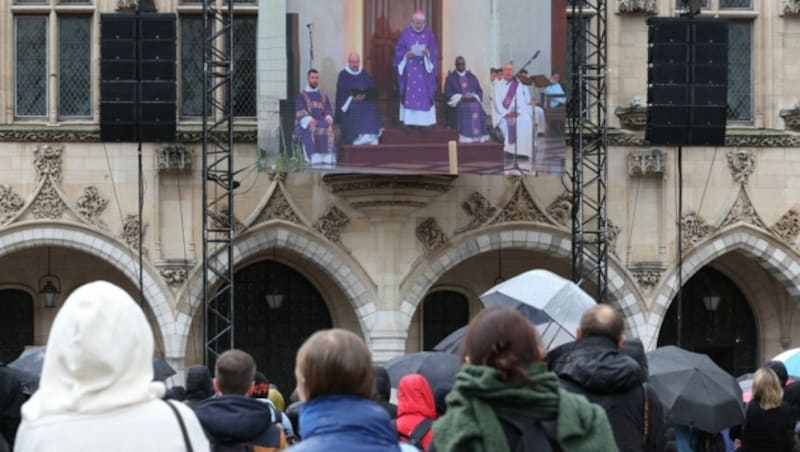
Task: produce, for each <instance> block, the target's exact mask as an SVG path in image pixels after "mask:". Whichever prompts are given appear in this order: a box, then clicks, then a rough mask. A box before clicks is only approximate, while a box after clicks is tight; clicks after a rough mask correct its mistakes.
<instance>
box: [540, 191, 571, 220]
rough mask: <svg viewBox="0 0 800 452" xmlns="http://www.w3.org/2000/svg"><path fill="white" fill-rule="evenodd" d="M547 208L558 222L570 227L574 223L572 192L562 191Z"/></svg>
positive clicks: (549, 213)
mask: <svg viewBox="0 0 800 452" xmlns="http://www.w3.org/2000/svg"><path fill="white" fill-rule="evenodd" d="M545 210H547V214H548V215H550V217H551V218H552V219H553V220H555V222H556V223H558V224H559V225H561V226H564V227H570V226H571V224H572V194H570V193H568V192H564V193H561V194H560V195H558V198H556V199H555V201H553V202H552V203H551V204H550V205H549V206H547V209H545Z"/></svg>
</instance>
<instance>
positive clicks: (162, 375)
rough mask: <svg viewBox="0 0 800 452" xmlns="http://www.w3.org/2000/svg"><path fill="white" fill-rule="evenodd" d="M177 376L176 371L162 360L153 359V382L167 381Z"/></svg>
mask: <svg viewBox="0 0 800 452" xmlns="http://www.w3.org/2000/svg"><path fill="white" fill-rule="evenodd" d="M173 375H175V369H173V368H172V366H170V365H169V364H168V363H167V362H166V361H164V360H163V359H161V358H153V380H155V381H165V380H166V379H167V378H169V377H171V376H173Z"/></svg>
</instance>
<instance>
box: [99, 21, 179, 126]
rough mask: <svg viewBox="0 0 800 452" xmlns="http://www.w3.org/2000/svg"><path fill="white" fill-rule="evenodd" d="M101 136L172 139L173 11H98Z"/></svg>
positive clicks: (173, 95) (174, 109)
mask: <svg viewBox="0 0 800 452" xmlns="http://www.w3.org/2000/svg"><path fill="white" fill-rule="evenodd" d="M100 30H101V44H100V136H101V139H102V140H103V141H118V142H120V141H121V142H136V141H145V142H163V141H175V122H176V111H177V106H176V99H177V96H176V92H177V87H176V72H177V71H176V66H175V59H176V45H175V35H176V17H175V15H174V14H151V13H140V14H138V15H136V14H116V13H115V14H102V15H101V17H100Z"/></svg>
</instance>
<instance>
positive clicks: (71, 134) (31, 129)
mask: <svg viewBox="0 0 800 452" xmlns="http://www.w3.org/2000/svg"><path fill="white" fill-rule="evenodd" d="M219 138H220V139H224V137H223V136H221V135H220V136H219ZM257 140H258V132H257V130H256V126H255V125H252V126H251V125H236V126H235V129H234V131H233V141H234V143H237V144H238V143H256V141H257ZM100 141H101V140H100V128H99V127H97V126H69V125H67V126H61V127H50V126H19V125H17V124H14V125H0V142H5V143H99V142H100ZM175 142H176V143H184V144H189V143H202V142H203V132H202V130H201V129H200V127H199V126H191V125H190V126H179V127H178V130H177V132H176V137H175Z"/></svg>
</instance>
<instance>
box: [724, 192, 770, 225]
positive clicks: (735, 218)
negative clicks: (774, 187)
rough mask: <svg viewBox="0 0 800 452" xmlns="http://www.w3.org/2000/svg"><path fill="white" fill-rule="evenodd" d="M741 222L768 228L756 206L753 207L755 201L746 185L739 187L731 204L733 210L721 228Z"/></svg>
mask: <svg viewBox="0 0 800 452" xmlns="http://www.w3.org/2000/svg"><path fill="white" fill-rule="evenodd" d="M740 222H741V223H747V224H752V225H753V226H757V227H759V228H763V229H768V228H767V225H766V224H765V223H764V221H763V220H762V219H761V217H760V216H759V215H758V212H756V208H755V207H753V201H751V200H750V195H748V194H747V190H745V189H744V187H742V188H740V189H739V195H738V196H737V197H736V201H735V202H734V203H733V206H731V210H729V211H728V214H727V215H725V218H724V219H723V220H722V222H721V223H720V224H719V229H722V228H724V227H726V226H729V225H732V224H734V223H740Z"/></svg>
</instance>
